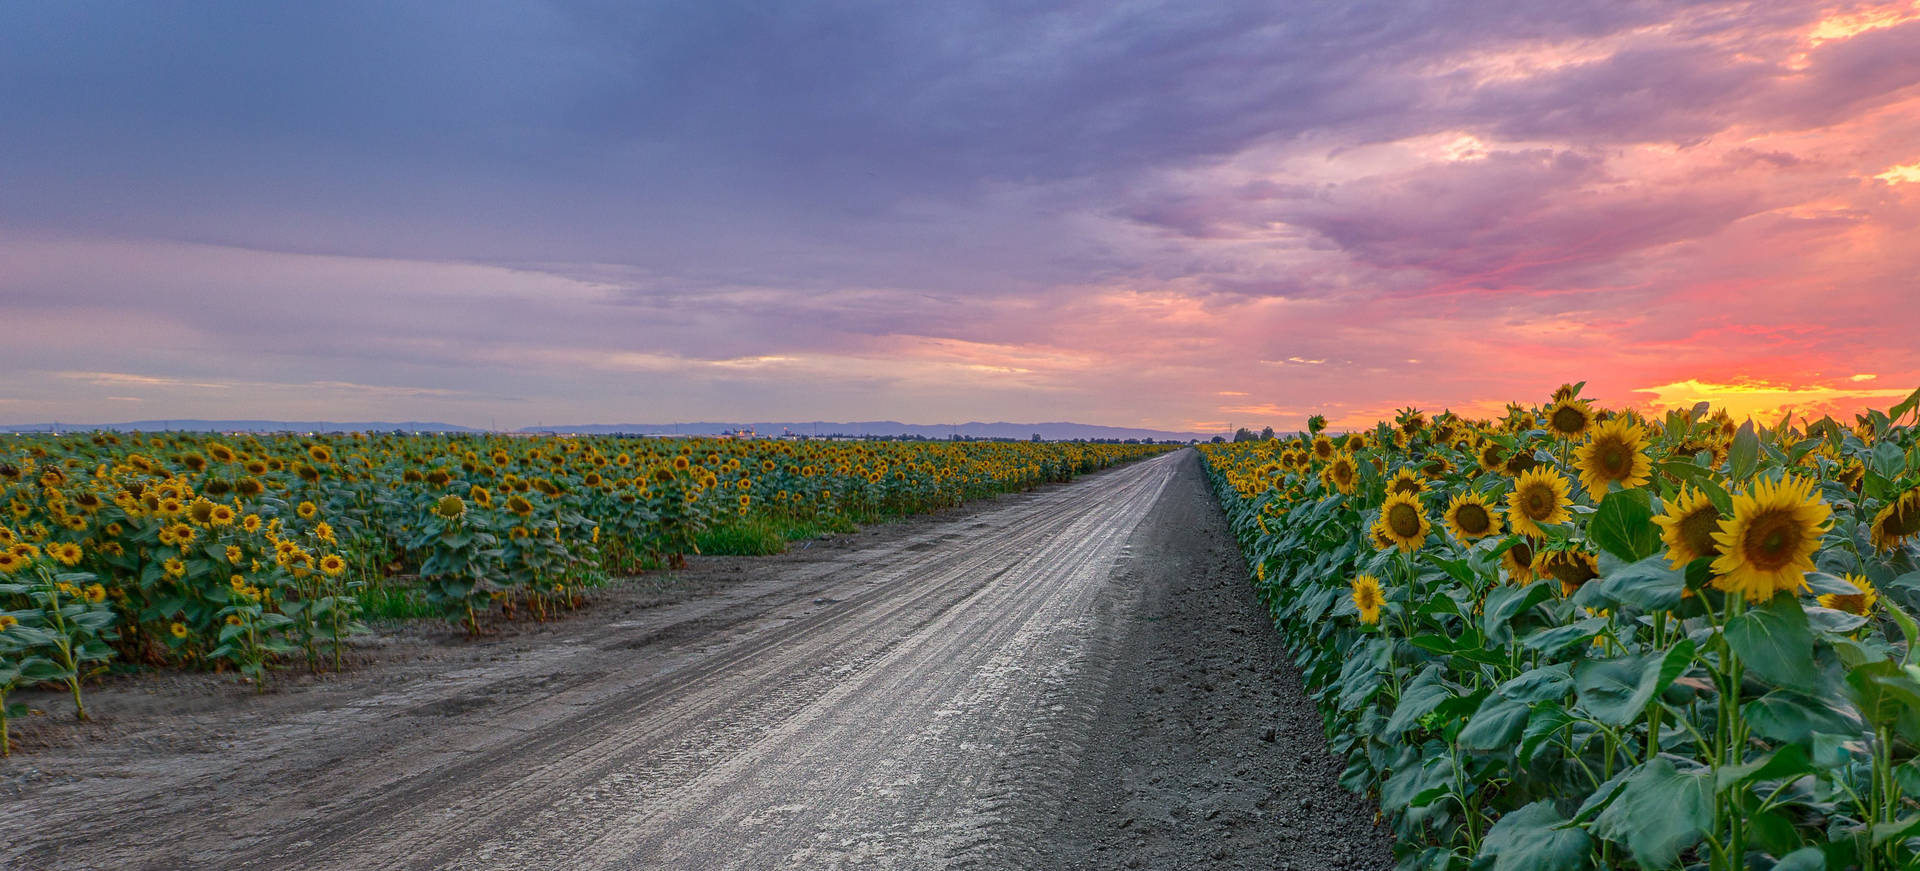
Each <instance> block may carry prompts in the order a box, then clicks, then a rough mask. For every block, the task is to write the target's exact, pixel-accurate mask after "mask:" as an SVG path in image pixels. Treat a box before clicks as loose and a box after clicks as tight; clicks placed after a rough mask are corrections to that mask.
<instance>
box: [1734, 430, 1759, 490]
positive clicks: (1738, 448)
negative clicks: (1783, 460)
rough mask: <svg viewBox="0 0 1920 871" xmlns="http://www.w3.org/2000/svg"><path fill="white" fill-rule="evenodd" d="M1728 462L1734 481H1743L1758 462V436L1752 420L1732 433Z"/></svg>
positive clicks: (1751, 472)
mask: <svg viewBox="0 0 1920 871" xmlns="http://www.w3.org/2000/svg"><path fill="white" fill-rule="evenodd" d="M1728 462H1729V463H1730V466H1729V468H1730V469H1731V474H1730V475H1729V476H1728V477H1730V478H1732V479H1733V480H1735V481H1745V480H1746V479H1747V478H1748V476H1750V475H1752V474H1753V470H1754V467H1755V466H1757V465H1759V463H1760V436H1759V435H1758V434H1756V433H1755V432H1754V431H1753V421H1752V420H1748V421H1747V422H1746V423H1743V424H1741V425H1740V431H1739V432H1736V433H1734V434H1733V447H1732V448H1731V449H1730V450H1729V451H1728Z"/></svg>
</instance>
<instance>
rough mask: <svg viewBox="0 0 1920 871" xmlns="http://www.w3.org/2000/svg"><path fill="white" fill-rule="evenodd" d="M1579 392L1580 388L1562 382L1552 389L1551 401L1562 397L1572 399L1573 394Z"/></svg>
mask: <svg viewBox="0 0 1920 871" xmlns="http://www.w3.org/2000/svg"><path fill="white" fill-rule="evenodd" d="M1581 383H1583V384H1584V383H1585V382H1581ZM1579 393H1580V388H1578V387H1575V386H1573V385H1572V384H1568V383H1565V382H1562V383H1561V385H1560V386H1559V387H1555V388H1554V389H1553V401H1555V402H1559V401H1561V400H1563V399H1572V398H1574V397H1575V396H1577V395H1579Z"/></svg>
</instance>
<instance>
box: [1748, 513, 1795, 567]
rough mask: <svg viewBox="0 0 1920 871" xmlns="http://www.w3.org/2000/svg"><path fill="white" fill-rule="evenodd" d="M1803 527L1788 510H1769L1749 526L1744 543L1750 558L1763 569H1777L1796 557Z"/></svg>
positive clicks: (1749, 560)
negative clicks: (1801, 527)
mask: <svg viewBox="0 0 1920 871" xmlns="http://www.w3.org/2000/svg"><path fill="white" fill-rule="evenodd" d="M1800 535H1801V533H1800V527H1799V524H1797V523H1796V522H1794V518H1793V515H1792V514H1791V513H1789V512H1785V511H1768V512H1765V513H1763V514H1761V515H1760V516H1758V517H1756V518H1754V519H1753V521H1752V522H1750V523H1749V524H1748V526H1747V534H1746V537H1744V538H1742V539H1741V542H1740V543H1741V547H1742V549H1743V550H1745V551H1746V557H1747V562H1750V563H1753V565H1754V567H1755V568H1758V569H1760V570H1761V571H1773V570H1775V569H1778V568H1781V567H1782V566H1785V565H1786V564H1788V563H1790V562H1792V561H1793V557H1794V556H1795V553H1796V552H1797V551H1798V550H1799V546H1800Z"/></svg>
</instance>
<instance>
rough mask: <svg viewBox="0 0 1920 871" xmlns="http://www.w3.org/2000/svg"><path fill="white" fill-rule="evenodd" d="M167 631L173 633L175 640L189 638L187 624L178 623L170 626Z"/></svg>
mask: <svg viewBox="0 0 1920 871" xmlns="http://www.w3.org/2000/svg"><path fill="white" fill-rule="evenodd" d="M167 631H168V632H171V633H173V637H175V638H185V637H187V624H185V623H178V622H176V623H174V624H173V625H171V626H168V627H167Z"/></svg>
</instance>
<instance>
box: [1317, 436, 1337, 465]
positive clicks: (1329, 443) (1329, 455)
mask: <svg viewBox="0 0 1920 871" xmlns="http://www.w3.org/2000/svg"><path fill="white" fill-rule="evenodd" d="M1313 455H1314V456H1315V457H1317V458H1319V459H1321V460H1331V459H1333V439H1330V438H1327V437H1326V436H1323V435H1317V436H1314V437H1313Z"/></svg>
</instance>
